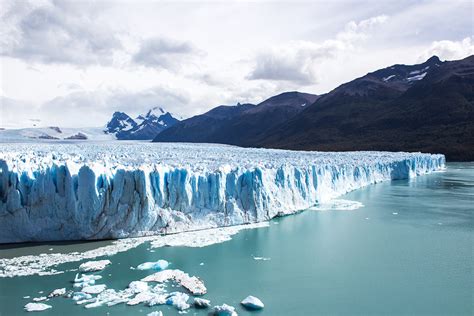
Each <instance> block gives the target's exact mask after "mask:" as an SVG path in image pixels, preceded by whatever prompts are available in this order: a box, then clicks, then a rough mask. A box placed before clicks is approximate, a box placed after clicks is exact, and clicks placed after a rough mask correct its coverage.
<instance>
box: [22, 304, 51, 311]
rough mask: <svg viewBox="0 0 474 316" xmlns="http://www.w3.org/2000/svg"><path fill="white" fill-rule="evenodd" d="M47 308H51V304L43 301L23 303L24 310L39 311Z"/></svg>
mask: <svg viewBox="0 0 474 316" xmlns="http://www.w3.org/2000/svg"><path fill="white" fill-rule="evenodd" d="M49 308H52V306H51V305H48V304H43V303H28V304H26V305H25V310H26V311H27V312H41V311H44V310H47V309H49Z"/></svg>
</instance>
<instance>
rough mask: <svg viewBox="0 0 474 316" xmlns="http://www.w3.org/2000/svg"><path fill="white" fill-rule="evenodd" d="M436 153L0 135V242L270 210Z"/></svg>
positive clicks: (409, 173)
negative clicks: (8, 139) (21, 139)
mask: <svg viewBox="0 0 474 316" xmlns="http://www.w3.org/2000/svg"><path fill="white" fill-rule="evenodd" d="M444 164H445V158H444V156H443V155H439V154H438V155H432V154H421V153H403V152H398V153H390V152H343V153H325V152H300V151H288V150H272V149H254V148H240V147H234V146H227V145H212V144H176V143H126V144H121V143H112V144H107V143H100V142H97V143H91V142H89V143H55V144H50V143H41V144H31V143H25V144H18V143H17V144H8V143H4V144H0V217H1V220H0V243H7V242H27V241H52V240H84V239H105V238H124V237H138V236H148V235H156V234H166V233H175V232H183V231H191V230H198V229H206V228H212V227H221V226H231V225H238V224H244V223H254V222H261V221H266V220H269V219H271V218H273V217H275V216H280V215H286V214H291V213H294V212H296V211H299V210H304V209H307V208H309V207H311V206H314V205H317V204H318V203H324V202H327V201H329V200H331V199H333V198H336V197H338V196H340V195H342V194H344V193H347V192H349V191H352V190H355V189H357V188H360V187H363V186H366V185H369V184H373V183H377V182H380V181H385V180H394V179H406V178H410V177H414V176H417V175H421V174H425V173H429V172H432V171H435V170H439V169H443V168H444Z"/></svg>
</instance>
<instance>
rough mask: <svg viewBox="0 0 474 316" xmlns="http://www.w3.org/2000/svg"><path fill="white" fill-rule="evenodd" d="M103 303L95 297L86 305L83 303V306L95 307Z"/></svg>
mask: <svg viewBox="0 0 474 316" xmlns="http://www.w3.org/2000/svg"><path fill="white" fill-rule="evenodd" d="M102 305H104V302H103V301H101V300H99V299H95V302H92V303H89V304H87V305H85V306H84V307H85V308H95V307H100V306H102Z"/></svg>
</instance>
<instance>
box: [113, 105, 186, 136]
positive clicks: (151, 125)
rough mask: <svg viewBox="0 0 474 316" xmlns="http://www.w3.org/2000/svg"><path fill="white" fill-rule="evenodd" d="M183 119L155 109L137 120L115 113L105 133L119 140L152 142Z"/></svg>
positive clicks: (161, 109) (139, 116)
mask: <svg viewBox="0 0 474 316" xmlns="http://www.w3.org/2000/svg"><path fill="white" fill-rule="evenodd" d="M180 119H181V118H180V117H179V116H177V115H174V114H171V113H170V112H167V111H165V110H164V109H163V108H161V107H154V108H152V109H150V110H149V111H148V112H147V113H146V114H140V115H138V116H137V117H136V118H135V119H133V118H131V117H130V116H129V115H127V114H126V113H123V112H115V113H114V114H113V116H112V119H111V120H110V121H109V122H108V123H107V125H106V127H105V129H104V132H105V133H106V134H113V135H115V137H116V138H117V139H119V140H150V139H153V138H154V137H155V136H156V135H158V133H160V132H161V131H163V130H165V129H167V128H168V127H171V126H173V125H174V124H176V123H177V122H179V120H180Z"/></svg>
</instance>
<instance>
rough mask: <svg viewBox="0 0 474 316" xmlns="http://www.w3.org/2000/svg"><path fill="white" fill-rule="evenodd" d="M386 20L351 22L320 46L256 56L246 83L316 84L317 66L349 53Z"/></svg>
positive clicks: (300, 44)
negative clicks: (271, 81)
mask: <svg viewBox="0 0 474 316" xmlns="http://www.w3.org/2000/svg"><path fill="white" fill-rule="evenodd" d="M387 19H388V17H387V16H386V15H380V16H376V17H372V18H369V19H366V20H362V21H360V22H358V23H357V22H354V21H351V22H349V23H347V24H346V27H345V29H344V31H342V32H339V33H338V34H337V35H336V38H335V39H330V40H325V41H323V42H322V43H314V42H310V41H295V42H290V43H287V44H286V45H284V46H279V47H274V48H271V49H270V50H269V51H267V52H264V53H261V54H259V55H257V57H256V61H255V66H254V69H253V70H252V71H251V73H250V74H249V75H248V76H247V78H248V79H251V80H255V79H264V80H283V81H290V82H294V83H298V84H303V85H309V84H314V83H316V82H317V79H318V78H317V63H318V62H320V61H321V60H324V59H331V58H334V57H336V56H337V55H338V54H340V53H341V52H344V51H347V50H350V49H352V48H353V47H354V45H356V44H357V43H358V42H359V41H362V40H364V39H366V38H367V37H368V36H369V32H370V31H371V30H372V29H373V28H375V27H377V26H378V25H380V24H383V23H384V22H385V21H386V20H387Z"/></svg>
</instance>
